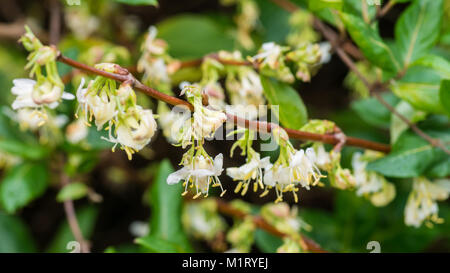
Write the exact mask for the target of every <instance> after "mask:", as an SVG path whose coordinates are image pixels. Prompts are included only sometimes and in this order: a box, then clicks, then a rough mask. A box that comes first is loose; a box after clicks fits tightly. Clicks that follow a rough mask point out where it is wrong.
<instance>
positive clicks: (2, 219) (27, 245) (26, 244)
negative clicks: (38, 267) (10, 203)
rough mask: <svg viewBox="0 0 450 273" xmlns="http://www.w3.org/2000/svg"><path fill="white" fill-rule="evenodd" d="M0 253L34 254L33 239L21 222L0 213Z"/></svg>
mask: <svg viewBox="0 0 450 273" xmlns="http://www.w3.org/2000/svg"><path fill="white" fill-rule="evenodd" d="M0 242H1V243H0V253H27V252H35V251H36V246H35V244H34V241H33V238H32V237H31V234H30V232H29V230H28V228H27V226H26V225H25V224H24V223H23V221H22V220H21V219H20V218H19V217H17V216H13V215H7V214H5V213H3V212H0Z"/></svg>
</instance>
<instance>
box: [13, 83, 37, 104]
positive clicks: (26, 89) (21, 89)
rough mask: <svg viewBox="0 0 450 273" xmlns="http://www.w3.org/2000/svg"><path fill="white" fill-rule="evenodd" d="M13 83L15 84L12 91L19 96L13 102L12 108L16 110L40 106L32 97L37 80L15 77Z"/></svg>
mask: <svg viewBox="0 0 450 273" xmlns="http://www.w3.org/2000/svg"><path fill="white" fill-rule="evenodd" d="M13 84H14V86H13V87H12V89H11V93H13V94H14V95H16V96H17V98H16V99H15V100H14V102H13V103H12V108H13V109H14V110H17V109H20V108H25V107H30V108H36V107H38V106H39V105H38V104H36V103H35V102H34V101H33V98H32V97H31V93H33V89H34V86H35V85H36V81H34V80H30V79H15V80H13Z"/></svg>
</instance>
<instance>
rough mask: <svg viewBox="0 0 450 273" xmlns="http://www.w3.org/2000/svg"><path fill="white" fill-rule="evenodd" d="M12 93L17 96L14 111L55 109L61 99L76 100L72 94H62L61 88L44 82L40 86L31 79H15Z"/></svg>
mask: <svg viewBox="0 0 450 273" xmlns="http://www.w3.org/2000/svg"><path fill="white" fill-rule="evenodd" d="M13 84H14V86H13V87H12V89H11V93H12V94H14V95H16V96H17V97H16V99H15V100H14V102H13V103H12V108H13V109H14V110H17V109H20V108H38V107H41V106H47V107H49V108H50V109H54V108H56V107H57V106H58V104H59V100H60V99H61V98H63V99H66V100H71V99H74V98H75V97H74V96H73V95H72V94H70V93H65V92H62V89H61V88H60V87H59V86H55V85H54V86H52V85H51V83H50V82H44V83H43V84H41V85H38V84H37V82H36V81H35V80H31V79H15V80H13Z"/></svg>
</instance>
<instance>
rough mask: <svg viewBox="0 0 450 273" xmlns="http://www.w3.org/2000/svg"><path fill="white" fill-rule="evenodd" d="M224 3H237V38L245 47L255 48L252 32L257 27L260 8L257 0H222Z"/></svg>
mask: <svg viewBox="0 0 450 273" xmlns="http://www.w3.org/2000/svg"><path fill="white" fill-rule="evenodd" d="M221 2H222V4H224V5H232V4H237V6H238V7H237V10H238V11H239V13H238V14H237V15H236V17H235V21H236V24H237V40H238V41H239V43H240V44H241V45H242V46H243V47H244V48H245V49H253V47H254V42H253V40H252V37H251V32H252V31H253V30H254V29H255V28H256V26H257V23H258V18H259V8H258V4H257V3H256V1H255V0H222V1H221Z"/></svg>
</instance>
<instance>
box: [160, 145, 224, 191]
mask: <svg viewBox="0 0 450 273" xmlns="http://www.w3.org/2000/svg"><path fill="white" fill-rule="evenodd" d="M222 165H223V155H222V154H218V155H217V156H216V157H215V158H214V161H213V160H212V159H211V158H210V157H209V156H208V157H205V156H203V155H198V156H195V157H194V158H193V159H192V160H188V162H185V165H184V167H183V168H182V169H180V170H178V171H176V172H174V173H171V174H170V175H169V176H168V177H167V184H169V185H173V184H176V183H178V182H180V180H184V181H185V182H184V183H185V184H184V186H185V191H184V193H183V195H185V194H187V188H188V186H189V183H191V184H192V185H193V186H195V189H196V195H195V196H194V198H197V197H199V196H200V195H201V194H202V193H203V194H205V196H207V195H208V191H209V186H210V184H211V183H212V186H213V187H214V186H219V187H220V188H221V189H222V193H221V196H223V194H225V191H224V190H223V188H222V184H221V183H220V180H219V176H220V175H221V174H222V171H223V168H222Z"/></svg>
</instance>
